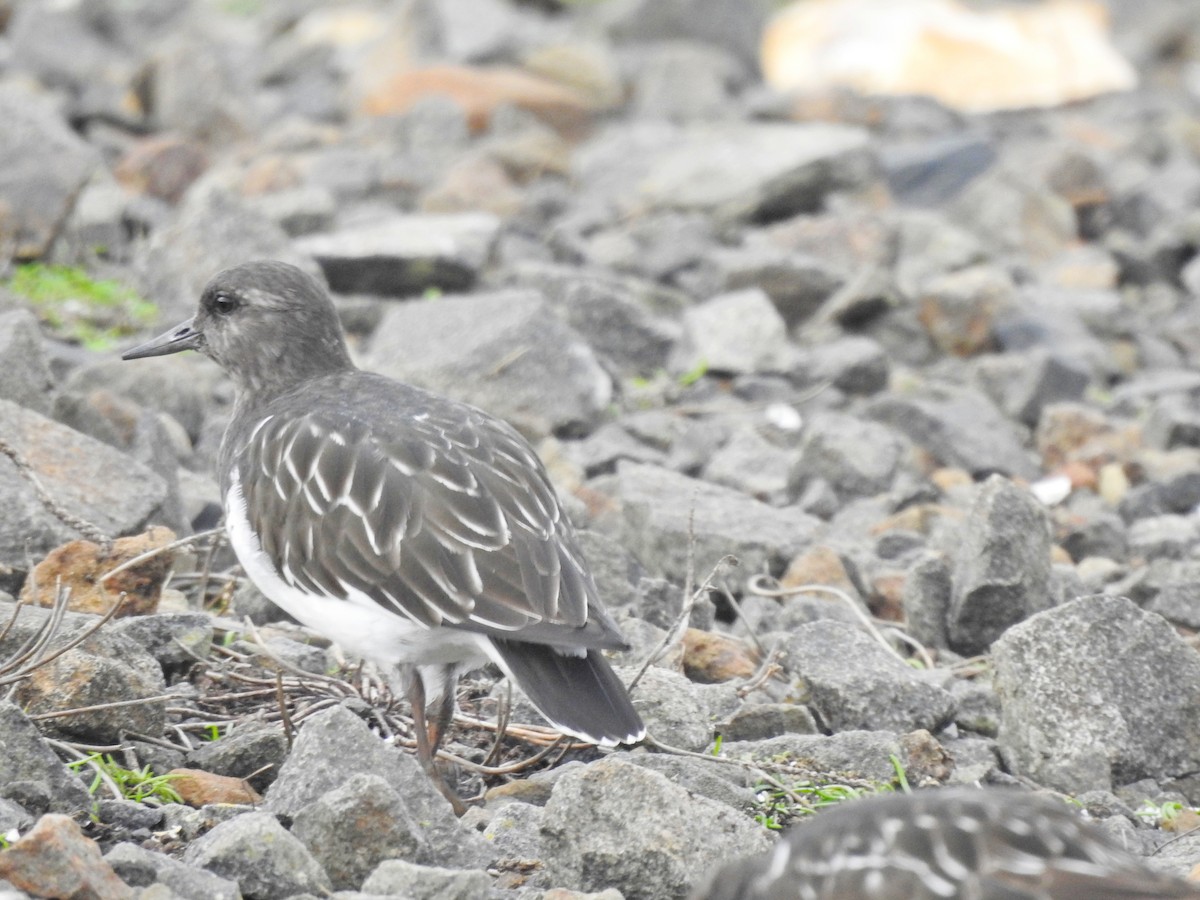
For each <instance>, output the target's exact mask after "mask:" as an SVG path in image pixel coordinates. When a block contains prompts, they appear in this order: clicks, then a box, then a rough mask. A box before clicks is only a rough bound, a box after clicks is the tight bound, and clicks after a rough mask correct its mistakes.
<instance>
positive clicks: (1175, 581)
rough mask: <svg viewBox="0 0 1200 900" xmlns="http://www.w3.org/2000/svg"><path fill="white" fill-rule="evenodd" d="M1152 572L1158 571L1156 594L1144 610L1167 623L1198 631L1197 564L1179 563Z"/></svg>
mask: <svg viewBox="0 0 1200 900" xmlns="http://www.w3.org/2000/svg"><path fill="white" fill-rule="evenodd" d="M1154 569H1156V570H1158V571H1157V572H1156V575H1157V576H1158V577H1157V578H1156V581H1158V593H1157V594H1156V595H1155V597H1154V599H1153V600H1151V601H1150V602H1149V603H1148V604H1146V607H1145V608H1146V609H1147V610H1149V611H1150V612H1156V613H1158V614H1159V615H1160V616H1162V617H1163V618H1164V619H1166V620H1167V621H1168V622H1172V623H1174V624H1176V625H1182V626H1183V627H1184V628H1191V629H1193V630H1195V629H1200V563H1197V562H1196V561H1195V560H1181V561H1179V562H1169V563H1166V564H1165V565H1163V566H1161V567H1160V566H1155V567H1154Z"/></svg>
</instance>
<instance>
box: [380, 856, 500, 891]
mask: <svg viewBox="0 0 1200 900" xmlns="http://www.w3.org/2000/svg"><path fill="white" fill-rule="evenodd" d="M491 887H492V879H491V878H490V877H488V874H487V872H481V871H474V870H469V869H443V868H438V867H436V866H419V865H416V864H415V863H410V862H405V861H404V860H402V859H389V860H385V861H383V862H381V863H380V864H379V868H377V869H376V870H375V871H374V872H372V873H371V876H370V877H369V878H368V879H367V880H366V882H364V883H363V886H362V890H363V894H364V895H376V896H380V897H404V898H406V900H488V898H489V897H491Z"/></svg>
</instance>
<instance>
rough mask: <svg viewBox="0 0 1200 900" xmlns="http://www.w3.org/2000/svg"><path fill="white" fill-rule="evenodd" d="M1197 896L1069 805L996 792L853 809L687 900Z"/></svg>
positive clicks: (890, 799)
mask: <svg viewBox="0 0 1200 900" xmlns="http://www.w3.org/2000/svg"><path fill="white" fill-rule="evenodd" d="M1167 897H1190V898H1193V900H1196V898H1200V889H1197V888H1196V887H1195V886H1193V885H1191V884H1189V883H1188V882H1186V881H1183V880H1181V879H1177V878H1173V877H1171V876H1169V875H1166V874H1163V873H1160V872H1157V871H1155V870H1154V869H1152V868H1150V866H1149V865H1147V863H1146V862H1145V860H1143V859H1142V858H1140V857H1138V856H1135V855H1133V854H1132V853H1130V852H1128V851H1126V850H1124V849H1122V848H1120V847H1118V846H1117V845H1116V844H1114V843H1113V842H1112V841H1111V840H1110V839H1109V838H1108V836H1107V835H1105V834H1104V833H1103V832H1102V831H1100V830H1099V829H1098V828H1096V827H1095V826H1094V825H1091V824H1089V823H1087V822H1086V821H1085V820H1083V819H1082V818H1081V817H1080V816H1079V815H1078V814H1077V813H1076V812H1074V811H1072V810H1071V809H1070V808H1069V807H1068V806H1067V804H1066V803H1065V802H1063V801H1062V800H1059V799H1057V798H1055V797H1052V796H1049V795H1045V794H1034V793H1032V792H1026V791H1019V790H1006V789H1001V788H993V789H984V788H930V789H925V790H920V791H916V792H914V793H912V794H910V795H906V794H891V795H886V796H877V797H871V798H864V799H861V800H853V801H847V802H843V803H841V804H838V805H837V806H836V807H834V808H832V809H830V810H828V811H825V812H819V813H817V814H816V815H815V816H813V817H812V818H811V821H807V822H805V823H804V824H801V825H798V826H796V827H793V828H792V830H791V831H789V832H788V833H787V834H786V835H785V836H784V837H783V839H782V840H780V841H779V842H778V843H777V844H776V845H775V847H774V849H772V850H770V851H768V852H767V853H765V854H763V855H760V856H753V857H748V858H744V859H740V860H736V861H734V862H732V863H729V864H727V865H725V866H723V867H721V868H719V869H717V870H716V871H715V872H714V873H712V874H711V875H710V876H709V877H708V879H707V880H706V881H705V882H703V883H702V884H701V885H700V886H699V887H698V888H697V889H696V890H695V891H694V892H693V893H692V895H691V900H950V898H959V900H1117V898H1122V900H1159V898H1167Z"/></svg>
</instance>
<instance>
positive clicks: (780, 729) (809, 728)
mask: <svg viewBox="0 0 1200 900" xmlns="http://www.w3.org/2000/svg"><path fill="white" fill-rule="evenodd" d="M716 730H717V733H718V734H720V735H721V737H722V738H723V739H724V740H727V741H765V740H767V739H769V738H774V737H779V736H780V735H783V734H819V733H820V729H819V728H818V727H817V721H816V719H814V718H813V714H812V713H811V712H809V711H808V708H807V707H804V706H797V705H795V704H794V703H759V704H756V705H753V706H751V705H749V704H743V705H742V707H741V708H740V709H739V710H738V711H737V712H735V713H734V714H733V715H732V716H730V717H729V721H727V722H718V723H717V727H716Z"/></svg>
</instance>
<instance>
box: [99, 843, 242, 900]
mask: <svg viewBox="0 0 1200 900" xmlns="http://www.w3.org/2000/svg"><path fill="white" fill-rule="evenodd" d="M104 861H105V862H107V863H108V864H109V865H110V866H112V868H113V871H114V872H116V873H117V875H118V877H120V879H121V880H122V881H124V882H125V883H126V884H127V885H129V886H130V887H131V888H134V889H137V888H147V887H149V886H150V885H155V884H157V885H162V886H163V887H164V888H166V889H167V890H168V891H170V892H171V893H170V896H172V897H179V898H181V900H239V898H240V897H241V896H242V894H241V892H240V890H239V888H238V885H237V882H236V881H231V880H230V879H228V878H222V877H220V876H219V875H214V874H213V873H212V872H208V871H205V870H204V869H201V868H198V867H196V866H189V865H186V864H184V863H182V862H180V861H179V860H177V859H174V858H173V857H170V856H168V855H167V854H165V853H155V852H154V851H153V850H146V849H145V848H143V847H139V846H138V845H137V844H132V843H128V842H125V843H120V844H117V845H116V846H115V847H113V848H112V849H111V850H109V851H108V852H107V853H105V854H104ZM142 896H143V897H144V896H145V894H143V895H142Z"/></svg>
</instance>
